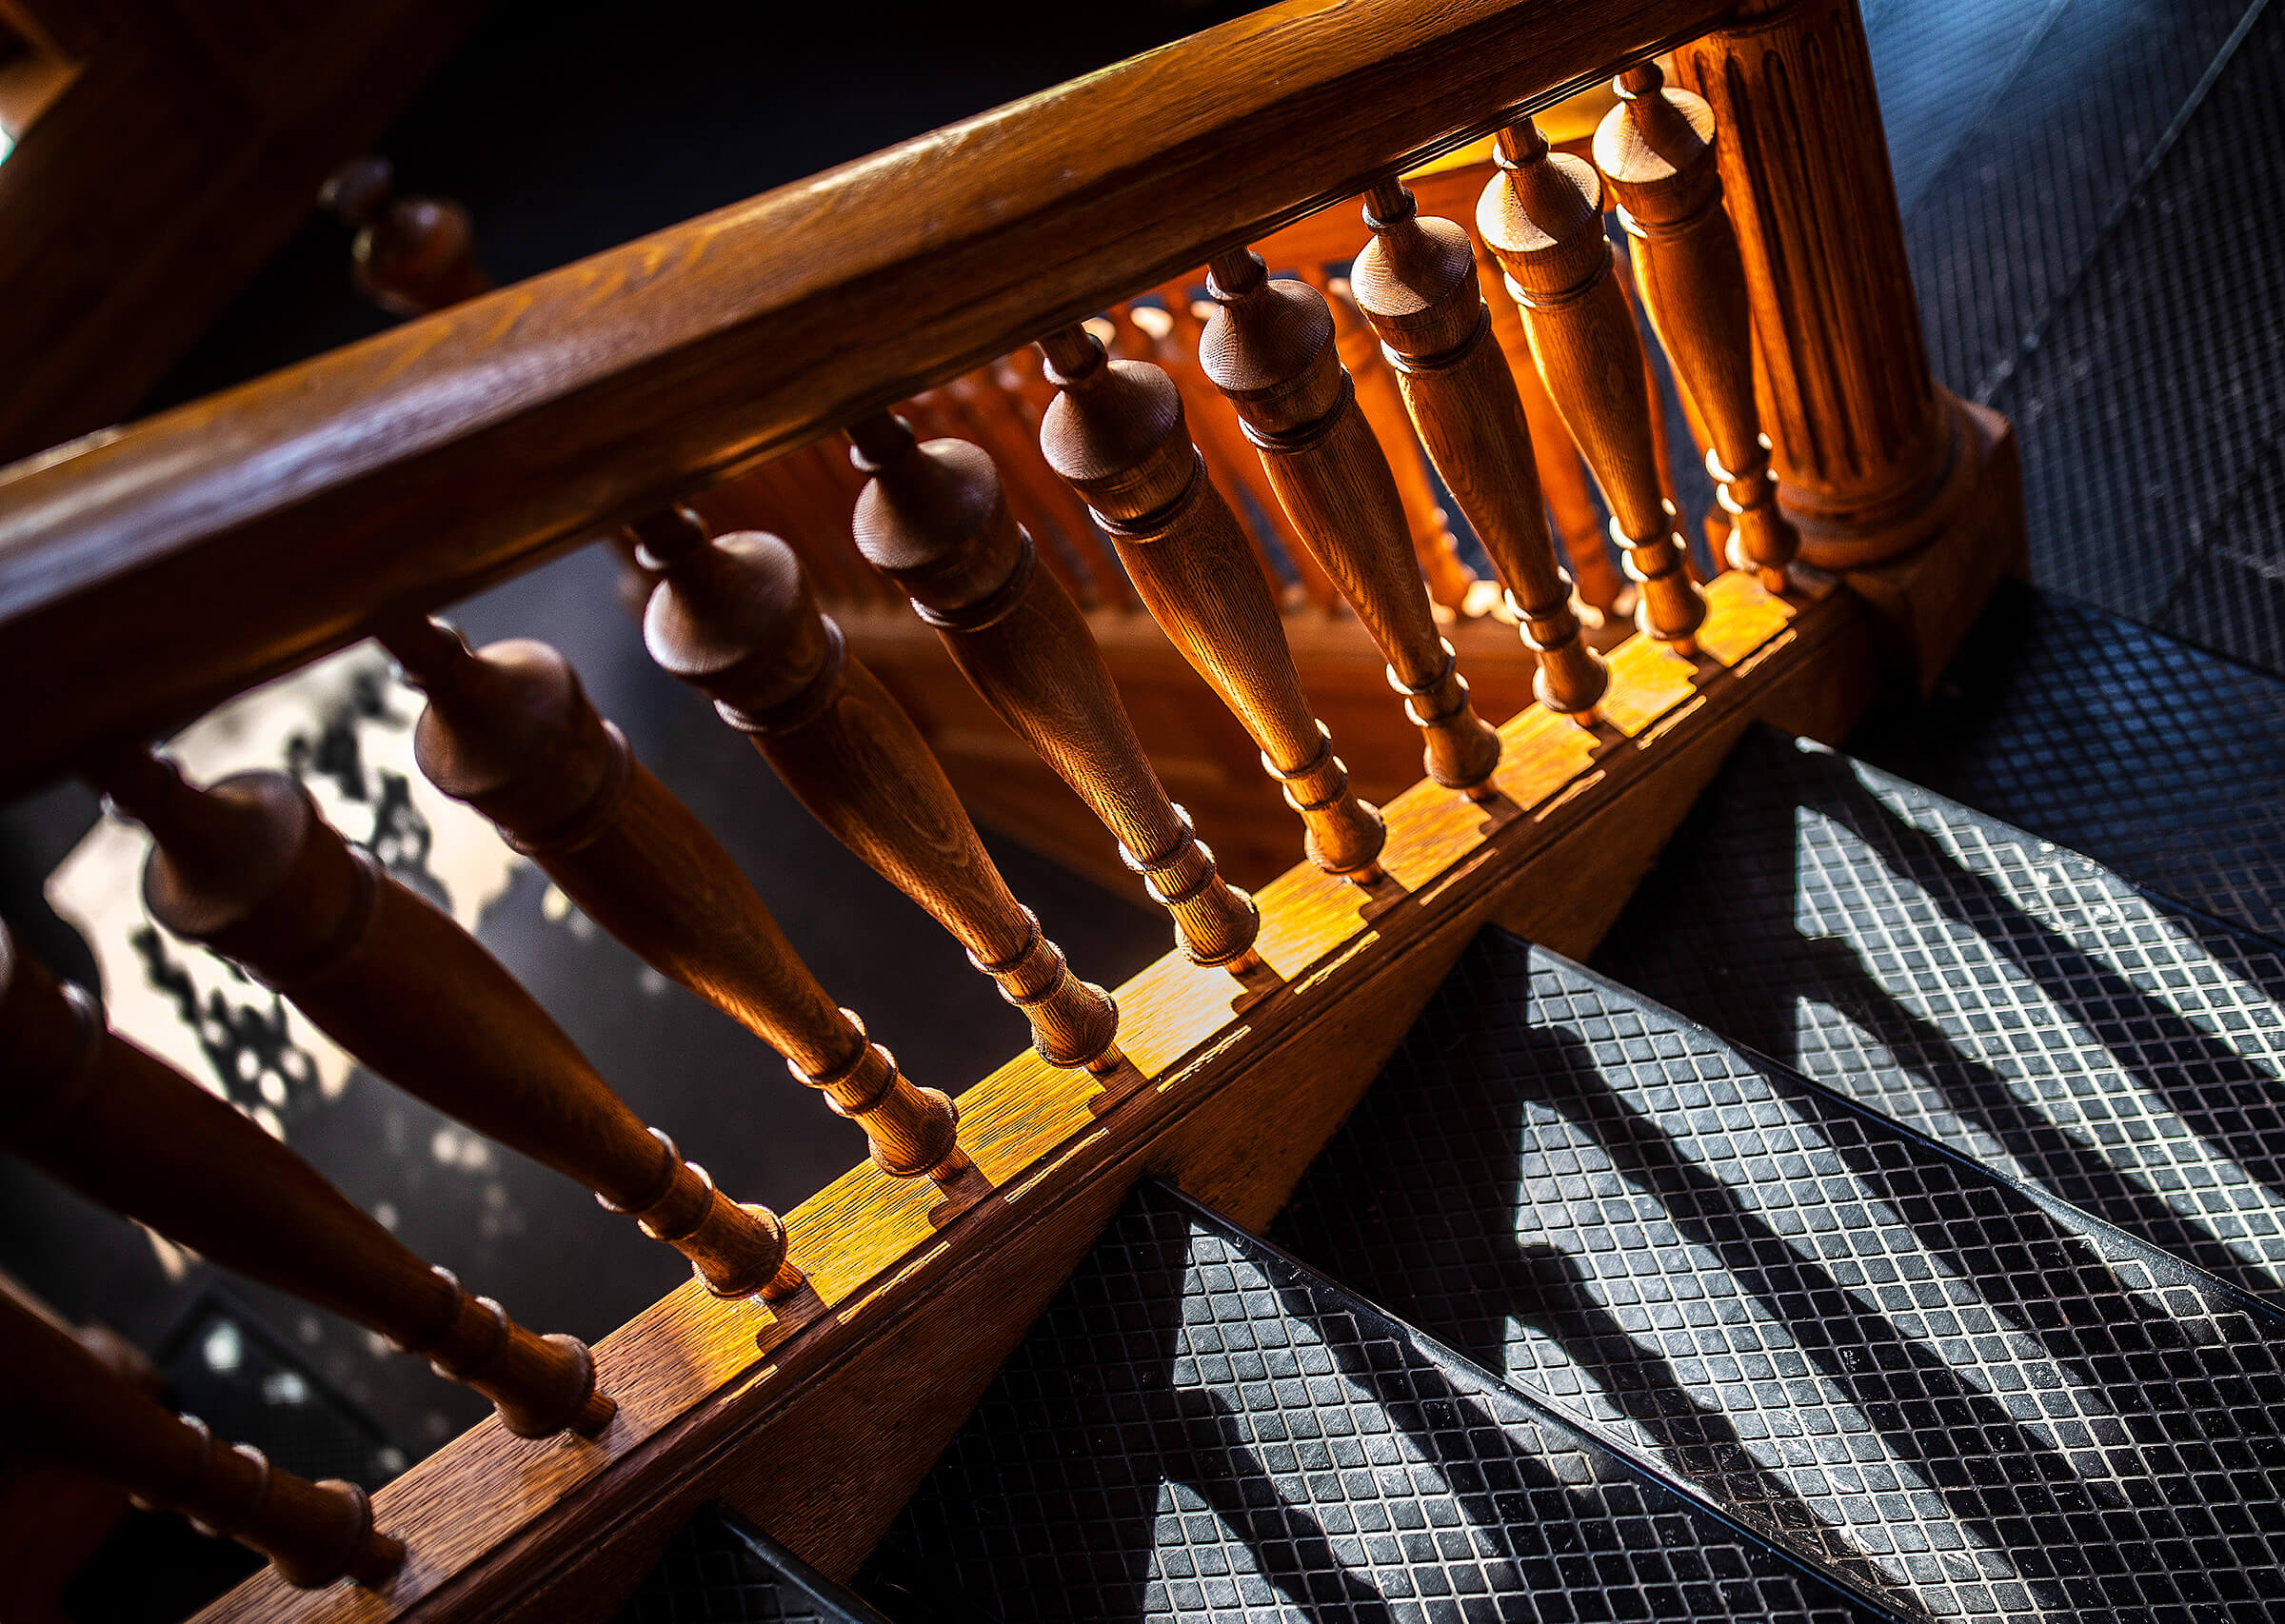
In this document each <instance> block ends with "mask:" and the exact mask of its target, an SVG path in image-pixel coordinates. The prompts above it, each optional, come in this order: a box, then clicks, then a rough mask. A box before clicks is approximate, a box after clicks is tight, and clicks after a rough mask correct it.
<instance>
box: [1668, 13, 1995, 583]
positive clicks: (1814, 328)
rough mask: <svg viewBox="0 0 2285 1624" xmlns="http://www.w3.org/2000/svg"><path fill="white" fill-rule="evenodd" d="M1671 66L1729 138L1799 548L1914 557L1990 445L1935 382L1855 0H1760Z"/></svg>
mask: <svg viewBox="0 0 2285 1624" xmlns="http://www.w3.org/2000/svg"><path fill="white" fill-rule="evenodd" d="M1674 66H1675V79H1676V82H1677V83H1678V84H1679V85H1680V86H1681V87H1682V88H1683V89H1688V90H1691V91H1694V92H1696V93H1697V94H1698V95H1700V96H1702V97H1704V98H1705V99H1706V101H1707V103H1708V104H1709V105H1710V106H1711V107H1712V109H1713V114H1714V122H1715V125H1716V126H1717V128H1719V129H1720V131H1721V133H1722V139H1721V140H1720V142H1719V145H1718V147H1717V161H1718V165H1719V169H1720V173H1721V185H1722V190H1723V194H1724V198H1725V201H1726V203H1727V205H1728V210H1729V216H1730V220H1731V223H1732V224H1733V225H1734V226H1735V228H1736V229H1737V235H1738V247H1739V253H1740V255H1741V256H1742V258H1743V260H1744V264H1745V274H1746V287H1747V290H1748V294H1749V297H1750V299H1751V302H1752V306H1753V312H1754V331H1755V335H1756V337H1757V339H1758V344H1757V346H1756V354H1755V366H1756V378H1757V383H1758V398H1759V401H1760V405H1761V410H1762V414H1763V417H1764V420H1765V421H1766V423H1767V425H1768V428H1769V434H1770V438H1771V439H1772V440H1773V441H1774V442H1776V450H1775V461H1776V465H1777V472H1778V501H1779V503H1780V504H1782V505H1783V507H1784V509H1785V512H1786V513H1787V514H1788V515H1789V516H1790V517H1791V518H1792V520H1793V522H1794V524H1795V525H1796V526H1797V527H1798V530H1799V532H1800V541H1801V558H1802V560H1803V562H1805V563H1808V564H1815V565H1816V566H1818V568H1820V569H1853V568H1856V567H1858V566H1859V565H1862V564H1874V563H1877V562H1878V561H1879V560H1882V559H1886V558H1892V557H1894V556H1896V555H1897V554H1898V553H1902V552H1907V551H1909V550H1911V549H1912V548H1913V547H1916V546H1917V545H1920V544H1921V543H1922V542H1925V541H1927V540H1928V539H1929V538H1930V537H1931V536H1933V535H1934V534H1935V533H1936V531H1937V529H1938V528H1939V527H1940V526H1941V525H1943V524H1944V522H1945V520H1946V518H1947V517H1948V515H1949V513H1950V511H1951V507H1952V502H1953V499H1954V498H1955V497H1957V495H1958V494H1959V493H1962V492H1964V491H1965V490H1966V489H1968V488H1969V487H1970V484H1971V482H1972V481H1973V479H1974V478H1975V475H1976V472H1977V460H1978V453H1977V435H1976V433H1975V431H1974V430H1973V429H1972V428H1971V427H1970V426H1969V424H1968V422H1967V419H1966V412H1965V408H1963V407H1962V406H1960V405H1959V403H1958V402H1957V401H1956V400H1954V399H1953V398H1952V397H1951V396H1950V395H1949V394H1947V393H1946V392H1945V391H1944V390H1942V389H1941V388H1939V387H1937V384H1936V382H1935V380H1934V379H1933V378H1932V377H1931V376H1930V375H1929V371H1928V350H1927V345H1926V342H1925V341H1924V339H1923V338H1922V336H1921V332H1920V314H1919V307H1918V303H1917V300H1916V299H1915V297H1914V295H1913V289H1912V274H1911V268H1910V267H1909V266H1908V265H1907V264H1906V263H1905V257H1904V223H1903V220H1902V217H1901V216H1900V215H1899V214H1898V209H1897V189H1896V183H1895V177H1894V175H1893V174H1892V173H1891V171H1890V168H1889V161H1888V139H1887V136H1886V135H1885V133H1884V132H1883V131H1882V129H1881V126H1880V100H1879V95H1878V91H1877V90H1876V89H1875V88H1874V84H1873V69H1872V57H1871V53H1870V51H1869V50H1868V49H1867V47H1866V44H1865V36H1864V20H1863V18H1862V17H1861V16H1860V15H1859V14H1858V8H1857V6H1856V4H1855V0H1818V3H1816V4H1810V3H1807V0H1748V3H1747V4H1745V5H1742V6H1740V7H1739V9H1738V13H1734V14H1733V16H1732V19H1731V20H1730V21H1729V22H1728V24H1727V25H1726V26H1725V27H1722V28H1719V29H1717V30H1715V31H1713V32H1712V33H1709V34H1706V35H1704V36H1702V37H1701V38H1699V39H1697V40H1693V41H1692V42H1691V43H1690V44H1688V45H1685V46H1683V47H1681V48H1680V49H1679V50H1677V51H1676V52H1675V53H1674Z"/></svg>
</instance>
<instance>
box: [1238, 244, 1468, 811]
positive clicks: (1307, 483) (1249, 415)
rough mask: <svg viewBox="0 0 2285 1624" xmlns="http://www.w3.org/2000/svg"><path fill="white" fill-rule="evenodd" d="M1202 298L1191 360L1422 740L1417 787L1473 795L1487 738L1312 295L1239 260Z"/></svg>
mask: <svg viewBox="0 0 2285 1624" xmlns="http://www.w3.org/2000/svg"><path fill="white" fill-rule="evenodd" d="M1206 286H1207V288H1208V290H1209V291H1210V292H1211V293H1212V294H1213V295H1214V302H1215V304H1216V306H1217V308H1216V310H1215V312H1214V319H1213V320H1212V321H1211V322H1209V323H1208V324H1207V325H1206V331H1205V335H1204V337H1203V339H1202V341H1201V346H1200V352H1199V355H1200V361H1201V362H1202V365H1203V366H1204V367H1205V371H1206V375H1207V376H1208V377H1209V378H1211V379H1213V380H1214V384H1215V386H1217V387H1218V388H1220V389H1221V390H1222V393H1223V394H1225V395H1227V396H1229V398H1230V400H1231V401H1232V403H1234V404H1235V405H1236V406H1237V407H1238V413H1239V416H1240V418H1241V419H1242V422H1243V424H1244V427H1245V433H1246V438H1247V439H1249V440H1251V441H1252V442H1253V443H1254V446H1255V447H1256V449H1257V450H1258V451H1259V452H1260V453H1261V457H1262V466H1263V467H1264V468H1266V469H1267V470H1268V472H1269V477H1270V483H1271V484H1272V485H1275V486H1276V487H1277V492H1278V498H1279V500H1280V501H1281V502H1282V503H1283V504H1284V506H1285V511H1286V512H1287V514H1289V515H1290V516H1291V518H1292V520H1293V525H1294V528H1295V529H1297V530H1298V531H1300V532H1301V540H1302V542H1303V543H1304V545H1307V546H1308V547H1309V548H1310V550H1311V551H1313V552H1314V553H1315V554H1316V555H1317V561H1318V563H1320V564H1322V565H1324V568H1325V573H1326V574H1328V575H1330V576H1331V577H1332V578H1333V580H1334V583H1335V584H1337V585H1339V586H1340V588H1341V595H1342V596H1343V597H1345V598H1346V599H1348V601H1349V605H1350V607H1352V608H1354V609H1355V610H1356V611H1357V617H1358V619H1360V620H1361V621H1362V622H1363V623H1364V624H1365V627H1366V629H1367V630H1369V631H1370V632H1371V633H1372V634H1373V641H1374V642H1375V643H1376V644H1379V645H1380V647H1381V653H1382V655H1384V656H1385V657H1386V658H1387V661H1388V680H1389V683H1390V684H1391V685H1392V686H1393V687H1395V688H1396V689H1397V691H1398V692H1400V693H1401V694H1402V695H1403V696H1404V708H1405V710H1406V711H1407V712H1408V713H1409V714H1410V716H1411V717H1412V720H1413V721H1414V723H1417V724H1418V725H1419V727H1420V729H1421V733H1422V734H1423V735H1424V736H1425V738H1426V741H1427V753H1426V764H1427V771H1428V776H1429V777H1430V778H1432V779H1434V780H1435V781H1436V782H1438V783H1440V784H1442V785H1443V786H1444V787H1445V788H1447V789H1461V790H1468V791H1471V792H1476V793H1483V792H1485V790H1486V786H1487V785H1488V784H1489V782H1490V780H1491V776H1492V770H1493V769H1494V768H1495V767H1497V766H1498V765H1499V764H1500V735H1499V734H1497V733H1495V732H1494V731H1493V730H1492V729H1491V728H1490V727H1489V726H1487V725H1485V723H1484V722H1483V720H1482V719H1481V718H1480V717H1479V716H1478V715H1477V714H1476V712H1475V710H1474V708H1473V707H1472V706H1471V705H1470V704H1469V703H1468V684H1467V682H1466V680H1465V679H1463V678H1462V677H1461V676H1460V670H1459V662H1458V660H1457V658H1456V657H1455V656H1454V654H1453V652H1452V645H1451V644H1448V643H1446V642H1444V641H1443V639H1441V637H1439V636H1438V635H1437V630H1436V621H1435V618H1434V616H1433V615H1432V614H1431V613H1430V611H1429V607H1428V588H1427V585H1426V584H1425V583H1423V582H1422V581H1421V571H1420V566H1419V564H1417V563H1415V561H1414V559H1413V552H1412V536H1411V532H1410V530H1409V529H1408V528H1407V527H1406V525H1405V523H1404V505H1403V502H1402V500H1401V498H1400V497H1399V496H1398V494H1397V485H1396V480H1395V478H1394V476H1392V475H1391V474H1390V473H1389V471H1388V459H1387V458H1386V457H1384V456H1382V455H1381V446H1380V443H1379V442H1378V441H1376V440H1374V438H1373V431H1372V430H1371V429H1370V428H1368V427H1366V426H1365V422H1364V414H1363V413H1362V412H1361V411H1360V410H1359V409H1358V406H1357V391H1356V386H1355V385H1354V383H1353V382H1352V381H1351V379H1350V377H1349V373H1348V369H1347V368H1346V367H1344V366H1341V356H1340V354H1339V353H1338V351H1337V350H1336V349H1335V347H1334V337H1333V313H1332V311H1331V310H1330V309H1328V308H1327V307H1326V305H1325V301H1324V297H1323V295H1321V294H1320V293H1319V292H1318V291H1317V290H1316V289H1315V288H1312V287H1305V286H1303V285H1302V284H1301V283H1299V282H1282V281H1281V282H1272V281H1271V280H1270V279H1269V275H1268V272H1267V271H1266V269H1265V268H1264V267H1263V266H1262V259H1261V256H1260V255H1258V254H1256V253H1253V252H1252V251H1250V250H1249V249H1246V248H1232V249H1230V250H1228V251H1227V252H1225V253H1222V254H1220V255H1217V256H1216V257H1215V260H1214V263H1213V264H1212V265H1210V266H1209V267H1207V280H1206Z"/></svg>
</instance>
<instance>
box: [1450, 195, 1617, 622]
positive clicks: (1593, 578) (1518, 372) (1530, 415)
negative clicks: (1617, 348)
mask: <svg viewBox="0 0 2285 1624" xmlns="http://www.w3.org/2000/svg"><path fill="white" fill-rule="evenodd" d="M1476 274H1477V277H1478V280H1479V286H1480V287H1486V288H1489V289H1491V291H1490V292H1488V293H1487V294H1486V295H1485V298H1484V303H1485V304H1486V305H1487V306H1488V307H1490V308H1491V312H1492V336H1493V337H1494V338H1495V339H1497V340H1499V343H1500V353H1501V354H1503V355H1505V356H1506V357H1507V369H1508V376H1509V377H1511V378H1513V379H1514V380H1515V385H1516V393H1517V395H1518V396H1520V398H1521V400H1522V402H1523V421H1524V423H1525V424H1527V425H1528V426H1530V429H1531V458H1532V463H1533V465H1535V466H1536V467H1537V468H1538V469H1539V474H1540V495H1541V496H1542V497H1544V498H1545V499H1546V502H1547V512H1548V516H1549V518H1550V519H1552V520H1553V521H1554V529H1555V535H1556V539H1557V540H1558V541H1560V543H1561V544H1562V546H1563V556H1564V558H1566V559H1567V560H1569V561H1570V565H1571V584H1572V585H1573V586H1574V587H1576V588H1577V589H1578V592H1579V601H1580V603H1581V604H1586V605H1587V606H1588V607H1589V608H1591V609H1593V610H1594V611H1595V614H1596V615H1597V616H1600V621H1599V622H1595V623H1593V624H1606V623H1608V622H1610V621H1611V620H1614V619H1618V618H1622V617H1624V616H1627V615H1631V614H1633V613H1634V611H1635V599H1636V596H1637V594H1636V592H1635V587H1634V584H1633V583H1632V582H1630V581H1628V580H1627V579H1626V577H1625V576H1623V575H1621V574H1619V566H1618V565H1617V564H1613V563H1612V562H1611V538H1610V532H1609V531H1608V530H1606V529H1604V528H1603V524H1602V516H1601V514H1600V513H1599V512H1597V511H1596V507H1595V492H1594V490H1593V488H1592V487H1591V486H1590V485H1589V484H1588V480H1587V465H1586V464H1584V463H1582V462H1580V459H1579V447H1578V446H1575V445H1573V444H1572V443H1571V431H1570V430H1569V429H1568V428H1565V427H1564V426H1563V414H1562V413H1561V412H1560V411H1557V410H1556V409H1555V403H1554V402H1553V401H1551V400H1549V399H1548V398H1547V382H1546V380H1545V379H1543V378H1541V377H1540V364H1539V363H1538V362H1537V361H1534V360H1533V359H1532V356H1531V339H1530V337H1529V335H1527V334H1526V333H1525V332H1524V331H1523V312H1522V311H1521V310H1520V309H1518V308H1517V307H1516V302H1515V301H1514V300H1513V299H1511V298H1509V297H1508V296H1507V295H1506V293H1505V292H1504V291H1502V290H1501V289H1500V285H1501V283H1502V282H1503V281H1504V280H1505V277H1506V273H1505V272H1503V271H1502V270H1501V269H1500V262H1499V261H1498V260H1496V259H1494V258H1493V257H1492V250H1491V249H1489V248H1485V247H1484V246H1483V244H1482V243H1481V241H1478V242H1477V244H1476Z"/></svg>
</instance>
